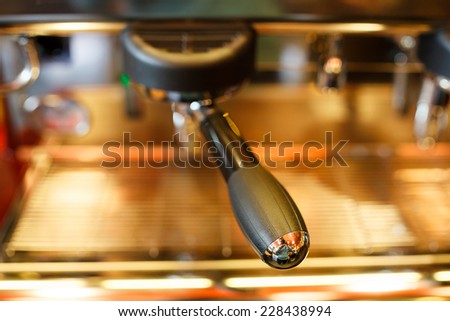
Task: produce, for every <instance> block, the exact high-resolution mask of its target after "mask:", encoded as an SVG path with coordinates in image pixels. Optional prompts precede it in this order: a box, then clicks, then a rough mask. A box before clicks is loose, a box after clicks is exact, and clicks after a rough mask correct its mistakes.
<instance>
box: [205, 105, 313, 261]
mask: <svg viewBox="0 0 450 321" xmlns="http://www.w3.org/2000/svg"><path fill="white" fill-rule="evenodd" d="M208 111H209V113H207V115H206V116H205V117H204V118H203V120H202V121H201V122H200V129H201V131H202V133H203V135H204V136H205V138H206V140H207V141H208V142H209V144H211V145H212V146H214V147H215V148H214V151H215V154H216V155H215V156H216V157H217V159H218V160H219V161H220V169H221V171H222V174H223V176H224V178H225V180H226V182H227V185H228V193H229V196H230V200H231V204H232V207H233V210H234V215H235V217H236V219H237V221H238V223H239V225H240V227H241V229H242V231H243V232H244V234H245V236H246V237H247V239H248V240H249V242H250V244H251V245H252V246H253V248H254V250H255V251H256V252H257V254H258V255H259V256H260V258H261V259H262V260H263V261H264V262H266V263H267V264H268V265H269V266H271V267H274V268H278V269H289V268H292V267H294V266H297V265H298V264H300V263H301V262H302V261H303V260H304V259H305V258H306V256H307V254H308V251H309V234H308V231H307V228H306V224H305V222H304V220H303V218H302V215H301V213H300V211H299V209H298V208H297V206H296V205H295V202H294V201H293V199H292V198H291V196H290V195H289V194H288V192H287V191H286V189H285V188H284V187H283V186H282V185H281V184H280V183H279V182H278V180H277V179H276V178H275V177H274V176H273V175H272V174H271V173H269V172H268V171H267V170H266V169H264V167H263V166H262V165H261V164H260V163H259V161H258V160H257V158H256V156H255V155H254V154H253V153H252V152H251V150H250V146H249V145H248V144H247V143H246V142H245V141H244V139H243V138H242V137H241V136H240V133H239V131H238V129H237V127H236V125H235V124H234V123H233V122H232V120H231V119H230V117H229V116H228V114H227V113H225V114H223V113H221V112H220V111H218V110H215V109H209V108H208Z"/></svg>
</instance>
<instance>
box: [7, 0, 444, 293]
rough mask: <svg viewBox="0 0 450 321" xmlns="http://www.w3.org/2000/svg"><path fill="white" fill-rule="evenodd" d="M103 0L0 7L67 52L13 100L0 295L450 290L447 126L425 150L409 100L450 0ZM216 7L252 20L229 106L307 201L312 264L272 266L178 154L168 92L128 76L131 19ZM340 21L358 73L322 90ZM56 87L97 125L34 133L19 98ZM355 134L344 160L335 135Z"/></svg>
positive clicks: (214, 183)
mask: <svg viewBox="0 0 450 321" xmlns="http://www.w3.org/2000/svg"><path fill="white" fill-rule="evenodd" d="M100 2H101V1H89V3H88V1H81V2H80V1H71V0H67V1H32V0H22V1H16V2H14V3H10V4H8V5H6V4H5V5H4V6H3V5H2V7H1V8H0V25H1V28H0V34H2V35H7V37H10V36H11V35H12V36H14V37H15V36H17V35H25V36H29V37H34V36H37V37H36V38H35V40H37V41H40V40H47V37H49V36H57V40H58V39H59V40H61V39H63V40H64V41H65V43H66V44H67V46H65V47H64V46H61V47H58V46H56V49H62V51H63V55H62V56H58V55H49V56H46V55H43V56H44V58H46V59H47V60H45V61H44V63H43V64H41V67H42V66H43V68H41V75H40V77H39V79H37V81H36V82H35V83H34V84H33V86H30V87H29V88H26V90H25V91H21V92H18V93H13V94H9V95H8V96H7V97H6V98H5V99H4V102H3V104H5V106H6V107H7V108H5V110H6V111H7V113H6V114H7V115H8V117H9V116H11V117H10V118H8V120H10V121H11V123H8V126H9V127H10V128H11V129H15V130H17V137H16V138H15V141H17V142H18V144H14V145H11V146H12V147H19V148H17V150H16V154H17V157H18V158H19V159H21V160H22V161H24V163H25V164H26V166H28V168H27V170H26V172H25V173H24V175H23V176H22V174H17V173H16V172H14V171H11V173H10V172H9V171H8V173H6V176H5V175H3V173H2V175H1V176H0V179H2V177H6V178H7V180H6V183H3V182H0V183H2V184H4V185H3V186H7V187H8V191H7V192H8V196H7V197H6V200H7V202H9V203H8V204H6V206H7V208H8V212H7V213H5V214H3V213H0V219H1V220H3V221H2V226H1V231H0V235H1V236H0V237H1V238H2V240H1V247H0V299H55V298H56V299H64V298H66V299H92V298H94V299H112V300H135V299H136V300H149V299H157V300H166V299H170V300H174V299H175V300H176V299H189V300H191V299H232V300H239V299H244V300H247V299H253V300H255V299H256V300H260V299H269V300H351V299H358V300H361V299H412V300H424V299H426V300H430V299H433V300H442V299H445V300H448V299H450V286H449V284H450V254H449V253H450V241H449V237H448V236H449V235H450V230H449V226H450V224H449V223H450V204H449V202H448V199H449V191H450V174H449V163H450V162H449V159H450V146H449V144H448V142H449V139H450V136H449V134H450V132H449V130H448V128H447V129H446V130H444V131H443V132H442V136H441V141H440V142H439V143H437V144H433V146H426V147H431V148H428V149H424V148H423V147H424V146H423V145H420V146H418V145H417V144H416V142H415V137H414V128H413V122H414V117H415V115H414V111H415V110H414V107H413V108H411V107H412V106H413V105H415V102H416V101H417V98H418V97H417V96H418V93H419V87H420V82H421V79H422V73H423V72H424V68H423V65H422V64H421V63H420V62H419V61H418V60H417V57H416V56H415V46H412V47H410V46H409V44H411V43H414V42H415V40H416V39H417V38H416V37H417V36H418V35H420V34H422V33H424V32H428V31H430V30H432V29H434V28H436V27H444V28H445V27H448V26H449V24H448V22H449V17H450V16H449V12H450V10H446V9H447V8H448V1H444V0H434V1H431V2H426V3H424V2H423V1H403V0H399V1H377V2H376V3H373V2H371V3H361V2H358V3H356V1H349V0H339V1H328V0H320V1H309V0H306V1H257V3H256V1H250V2H249V1H245V2H242V1H232V2H230V1H227V2H225V1H206V0H203V1H193V2H189V3H186V2H185V1H164V2H163V1H151V2H145V3H144V2H142V1H127V2H125V1H120V0H118V1H113V2H111V5H110V6H104V5H103V4H102V5H100ZM205 17H208V18H212V20H215V18H220V20H221V21H226V20H233V21H236V20H239V21H241V22H242V21H245V22H246V23H249V24H250V25H251V26H252V27H253V28H254V29H255V30H256V32H257V35H258V48H259V49H258V52H257V59H258V61H257V72H256V74H255V77H254V79H253V84H252V85H251V86H249V87H246V88H245V90H243V91H241V92H240V93H239V94H238V95H236V96H235V98H234V99H233V100H231V101H226V102H224V103H223V104H222V108H223V109H224V110H225V111H227V112H229V113H230V114H231V115H232V117H233V119H234V120H235V122H236V123H237V124H238V125H239V127H240V128H242V129H243V131H244V132H245V133H246V138H247V139H248V140H251V141H253V142H259V143H260V145H259V146H260V147H257V148H255V152H256V153H257V154H258V155H259V157H260V159H261V161H262V162H263V163H264V164H266V165H269V164H270V165H272V166H269V170H270V171H271V172H272V173H273V174H274V175H275V176H276V177H277V178H278V179H279V180H280V181H281V182H282V183H283V185H284V186H285V187H286V189H287V190H288V191H289V192H290V193H291V194H292V196H293V198H294V199H295V200H296V201H297V200H298V201H299V202H300V203H301V204H302V212H303V214H304V215H305V219H306V220H307V221H308V223H309V232H310V233H311V235H312V236H311V238H312V243H311V252H310V256H309V257H308V259H307V260H306V261H305V262H304V264H302V266H301V267H298V268H294V269H292V270H289V271H278V270H274V269H269V268H267V266H266V265H264V264H261V261H260V260H258V259H255V258H253V256H252V249H251V248H250V247H249V245H248V244H247V243H246V241H245V239H244V237H243V235H242V233H241V232H240V231H239V229H238V226H237V224H236V222H235V221H234V218H233V216H232V213H231V207H230V205H229V200H228V198H227V196H226V186H225V184H224V183H223V182H222V180H221V178H220V177H219V175H218V173H216V171H215V170H213V169H210V168H206V167H205V166H203V167H200V168H191V167H189V166H187V168H180V164H181V165H183V160H186V158H181V159H176V158H177V157H178V156H179V155H178V154H177V152H175V151H173V150H172V149H171V148H168V146H171V145H170V142H173V137H174V135H173V126H172V125H173V124H172V117H171V116H172V113H171V110H170V108H168V107H169V106H168V105H166V104H164V103H161V102H160V103H150V102H149V101H147V99H146V98H143V97H142V96H139V95H138V93H137V92H136V91H135V88H132V87H127V83H126V81H123V79H122V84H121V85H119V84H118V82H119V78H120V72H121V71H122V69H121V65H120V63H118V62H119V61H120V60H119V58H120V52H119V51H118V50H117V49H118V47H117V35H118V34H119V33H120V32H121V31H122V30H123V29H124V28H125V27H126V24H127V23H128V22H130V21H141V20H145V21H148V22H151V21H155V20H156V19H158V21H160V20H159V19H163V20H164V19H166V18H167V19H169V18H170V19H175V20H178V21H180V20H184V19H186V18H188V19H191V18H205ZM336 33H338V34H342V36H343V40H344V42H343V44H344V45H343V55H342V58H343V59H344V61H345V62H346V63H347V64H346V67H347V72H348V73H347V75H348V81H347V84H346V86H345V87H344V88H342V89H341V90H340V91H339V92H338V93H331V94H329V95H323V94H321V93H319V91H318V90H317V88H316V86H315V85H314V80H315V77H316V72H317V70H318V67H319V65H318V64H317V61H318V59H317V58H318V57H317V55H315V54H316V52H314V50H313V49H314V44H315V42H316V40H317V39H318V38H319V37H322V36H326V35H333V34H336ZM39 36H45V37H44V38H45V39H43V38H41V37H39ZM405 39H406V40H405ZM405 41H406V42H405ZM41 44H42V43H41ZM47 44H48V43H47ZM94 46H95V50H89V51H87V50H85V48H94ZM50 47H51V46H50ZM405 55H406V56H407V57H406V58H407V59H404V58H405ZM11 61H12V60H11ZM393 79H394V86H393V85H392V80H393ZM61 89H62V91H63V92H64V93H68V94H70V95H71V97H73V99H75V100H76V101H79V102H80V103H81V104H82V105H83V106H86V107H87V110H88V111H89V114H90V120H92V122H91V125H92V126H91V130H90V131H89V133H87V134H86V135H85V136H83V137H75V136H70V135H69V136H63V135H58V134H57V133H55V132H53V133H52V132H46V131H43V132H39V133H31V134H32V135H37V137H35V136H32V139H29V138H30V132H27V131H26V130H27V127H26V125H27V124H26V122H25V121H24V119H23V118H21V117H22V116H23V115H22V113H23V110H22V109H20V107H21V106H23V102H24V101H26V99H27V98H28V97H33V96H38V97H41V96H44V95H48V94H50V95H52V94H55V93H56V94H59V93H61V91H60V90H61ZM155 94H158V92H156V93H155ZM393 98H394V99H393ZM125 104H128V105H127V107H128V110H129V111H132V112H133V115H134V116H135V117H133V118H128V117H126V114H125V113H124V112H123V111H124V105H125ZM392 105H394V107H398V108H397V110H394V109H393V108H392V107H393V106H392ZM131 107H137V109H132V108H131ZM191 107H192V106H191ZM130 108H131V109H130ZM398 111H400V113H398ZM446 112H447V113H448V109H447V110H446ZM0 117H1V115H0ZM261 124H264V126H261ZM288 128H289V130H287V129H288ZM266 129H269V130H270V132H267V130H266ZM329 133H332V137H331V138H330V135H329ZM0 135H1V133H0ZM22 136H23V137H22ZM264 141H270V142H273V141H275V143H276V144H277V147H278V148H273V147H267V145H266V147H264V145H261V142H264ZM344 141H348V143H347V144H346V145H345V147H344V148H343V149H342V150H340V151H339V153H340V154H341V155H342V156H343V158H342V160H343V161H345V164H347V165H348V166H345V165H344V164H342V163H339V162H337V159H334V158H333V157H332V156H333V150H330V149H331V148H333V147H335V146H339V145H337V144H338V143H340V142H344ZM36 142H39V144H38V145H33V144H36ZM108 142H113V143H118V144H119V145H120V146H121V147H119V148H118V149H117V150H115V151H117V153H118V154H110V155H113V156H114V155H115V156H117V155H119V156H120V161H121V162H120V164H119V166H118V167H114V168H105V167H102V166H100V164H101V162H102V160H103V161H105V158H106V160H108V161H111V158H108V156H107V155H105V145H104V144H105V143H108ZM27 144H31V146H26V145H27ZM121 144H122V145H121ZM127 144H128V145H127ZM286 144H287V145H288V146H290V147H288V149H284V150H283V151H284V153H280V152H281V151H280V146H286ZM102 145H103V146H102ZM127 146H128V147H130V149H127ZM261 146H262V147H261ZM311 146H313V147H314V146H322V147H323V148H317V149H315V148H310V147H311ZM150 150H151V152H150V153H149V151H150ZM110 151H111V150H110ZM330 152H331V155H330ZM335 152H336V151H335ZM341 152H342V153H341ZM305 153H306V154H305ZM113 160H117V158H113ZM128 161H129V162H128ZM147 161H151V163H150V164H153V165H155V164H157V165H158V164H161V162H163V163H164V162H165V161H166V162H168V164H169V165H168V166H167V167H164V168H155V166H153V167H152V166H149V165H148V163H145V162H147ZM299 161H301V162H299ZM327 161H328V162H327ZM109 164H111V163H109ZM126 164H128V165H129V166H128V165H127V166H125V165H126ZM142 164H143V165H144V166H143V168H140V167H139V166H140V165H142ZM288 164H291V165H292V164H297V165H298V166H294V167H292V166H291V167H289V166H287V165H288ZM311 164H321V165H322V166H313V168H311V166H309V167H308V165H311ZM328 165H330V166H328ZM10 167H11V166H9V167H7V168H10ZM2 168H5V166H3V167H2ZM22 169H23V167H22ZM21 173H22V170H21ZM13 174H14V175H16V176H17V177H16V176H14V177H15V178H14V180H11V179H8V177H10V176H11V175H13ZM11 182H12V183H14V184H16V185H15V186H10V185H11ZM5 184H6V185H5ZM14 184H12V185H14ZM0 185H1V184H0ZM199 191H200V192H199ZM13 193H16V194H14V196H15V197H13ZM1 196H3V194H1ZM9 199H11V200H9ZM0 201H1V202H3V203H2V204H0V207H1V208H6V206H5V198H4V197H0ZM2 214H3V216H2Z"/></svg>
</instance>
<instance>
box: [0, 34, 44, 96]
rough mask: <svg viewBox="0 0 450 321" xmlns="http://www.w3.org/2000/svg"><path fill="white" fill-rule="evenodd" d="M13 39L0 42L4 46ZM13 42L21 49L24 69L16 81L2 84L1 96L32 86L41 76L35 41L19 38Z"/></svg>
mask: <svg viewBox="0 0 450 321" xmlns="http://www.w3.org/2000/svg"><path fill="white" fill-rule="evenodd" d="M11 38H12V37H7V38H3V39H2V38H0V41H1V42H3V44H4V43H5V42H6V41H8V40H9V41H11ZM12 41H13V42H14V43H16V44H17V47H18V48H19V56H20V57H21V58H22V60H23V62H22V64H23V68H22V70H21V71H20V72H18V74H17V76H16V77H14V79H12V80H10V81H7V82H4V81H3V82H0V94H6V93H8V92H11V91H16V90H20V89H23V88H24V87H25V86H28V85H30V84H32V83H33V82H34V81H35V80H36V79H37V77H38V76H39V59H38V55H37V52H36V48H35V46H34V42H33V40H31V39H28V38H27V37H23V36H18V37H14V38H12ZM2 78H3V77H2Z"/></svg>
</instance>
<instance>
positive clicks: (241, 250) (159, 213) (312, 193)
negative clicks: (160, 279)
mask: <svg viewBox="0 0 450 321" xmlns="http://www.w3.org/2000/svg"><path fill="white" fill-rule="evenodd" d="M355 150H356V149H355ZM345 161H346V162H347V164H348V166H339V165H338V164H336V163H334V164H333V166H329V167H327V166H321V167H318V168H306V167H304V166H297V167H295V168H286V167H285V166H283V164H281V163H280V164H278V165H280V166H276V167H275V168H270V171H271V172H272V173H273V174H274V175H275V176H276V177H277V178H278V179H279V180H280V181H281V182H282V184H283V185H284V186H285V187H286V189H287V190H288V191H289V192H290V193H291V195H292V197H293V198H294V200H295V201H296V203H297V204H298V205H299V208H300V210H301V211H302V213H303V215H304V218H305V220H306V223H307V225H308V228H309V232H310V235H311V251H310V257H336V256H341V257H344V256H369V255H374V254H377V255H407V254H408V255H410V254H426V253H446V252H447V253H448V252H449V251H450V239H449V238H448V235H450V203H449V200H450V169H449V168H448V164H449V161H448V158H447V157H434V158H428V157H415V156H399V155H396V153H392V154H389V153H388V155H381V156H380V155H372V154H371V153H363V154H362V155H361V154H360V153H353V152H350V153H348V155H346V156H345ZM44 163H45V166H43V165H42V164H40V165H39V166H36V167H37V168H39V170H37V171H36V170H34V171H35V172H36V173H37V176H36V177H37V178H36V179H35V181H34V183H32V184H31V186H30V188H29V189H28V191H27V193H25V196H24V197H23V201H22V205H21V209H20V211H19V213H18V214H11V217H12V218H13V223H12V224H10V225H9V226H10V227H9V229H8V230H7V231H6V234H5V235H6V237H5V239H4V242H3V247H2V248H3V253H2V256H3V260H4V261H14V262H27V261H36V260H37V261H47V262H48V261H67V260H77V261H78V260H82V261H91V260H94V261H102V260H107V261H114V260H117V261H120V260H122V261H124V260H145V261H151V260H155V261H161V260H176V261H180V260H181V261H184V260H186V261H196V260H199V261H200V260H244V259H253V258H255V254H254V253H253V251H252V249H251V248H250V246H249V245H248V243H247V241H246V240H245V238H244V236H243V235H242V233H241V231H240V229H239V227H238V225H237V223H236V221H235V219H234V217H233V213H232V210H231V206H230V204H229V201H228V194H227V190H226V185H225V183H224V182H223V179H222V177H221V175H220V172H219V171H218V170H217V169H211V168H205V167H203V168H178V167H176V166H174V165H172V166H168V167H165V168H151V167H145V168H139V167H138V166H137V165H138V164H131V166H130V168H115V169H107V168H103V167H101V166H100V161H97V160H95V161H92V160H91V161H78V160H77V161H74V160H68V159H65V160H64V159H56V158H54V159H51V160H50V161H48V160H47V161H46V162H44ZM30 171H32V170H30ZM261 264H262V263H261Z"/></svg>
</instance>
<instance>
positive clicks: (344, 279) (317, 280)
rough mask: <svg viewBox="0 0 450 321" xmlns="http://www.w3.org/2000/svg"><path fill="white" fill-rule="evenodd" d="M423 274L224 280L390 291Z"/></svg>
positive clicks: (411, 283)
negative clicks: (393, 285)
mask: <svg viewBox="0 0 450 321" xmlns="http://www.w3.org/2000/svg"><path fill="white" fill-rule="evenodd" d="M421 278H422V275H421V274H420V273H417V272H399V273H361V274H336V275H311V276H309V275H304V276H286V277H283V276H276V277H235V278H229V279H226V280H225V281H224V284H225V285H226V286H228V287H230V288H237V289H245V288H266V287H307V286H324V285H345V286H347V287H348V289H353V290H363V289H364V290H365V291H370V290H371V289H373V290H375V287H377V289H378V290H380V289H386V290H387V291H390V290H391V288H389V287H390V285H391V284H394V283H395V285H396V286H397V287H398V286H399V283H401V284H402V285H409V286H415V285H416V283H417V282H418V281H420V280H421ZM396 282H397V283H396Z"/></svg>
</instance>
